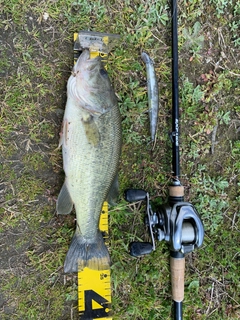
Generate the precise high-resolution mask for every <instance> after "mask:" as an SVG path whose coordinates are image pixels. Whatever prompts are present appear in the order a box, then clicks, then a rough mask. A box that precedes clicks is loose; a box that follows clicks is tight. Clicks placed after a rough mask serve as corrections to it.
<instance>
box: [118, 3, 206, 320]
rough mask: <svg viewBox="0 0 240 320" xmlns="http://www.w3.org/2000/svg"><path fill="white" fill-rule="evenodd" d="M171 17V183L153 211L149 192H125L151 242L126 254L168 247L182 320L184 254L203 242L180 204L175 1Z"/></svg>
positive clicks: (197, 223)
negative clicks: (138, 207) (161, 244)
mask: <svg viewBox="0 0 240 320" xmlns="http://www.w3.org/2000/svg"><path fill="white" fill-rule="evenodd" d="M171 14H172V132H171V133H170V134H169V135H170V139H171V142H172V172H173V175H172V181H171V183H170V185H169V196H168V200H167V202H166V203H165V204H163V205H160V206H157V207H156V210H154V211H153V209H152V206H151V202H150V196H149V193H148V192H146V191H145V190H142V189H127V190H125V192H124V195H125V199H126V200H127V201H128V202H135V201H145V203H146V214H145V224H146V225H147V226H148V229H149V232H150V236H151V242H132V243H130V245H129V248H130V254H131V255H132V256H134V257H139V256H142V255H145V254H150V253H151V252H152V251H154V250H155V248H156V244H155V239H156V240H158V241H162V240H165V241H167V242H168V243H169V244H170V271H171V286H172V300H173V306H174V319H175V320H181V319H183V300H184V272H185V255H186V254H188V253H190V252H192V251H193V250H195V249H196V248H199V247H200V246H201V245H202V243H203V239H204V227H203V223H202V221H201V219H200V216H199V214H198V212H197V210H196V208H195V207H194V206H193V205H192V204H191V203H189V202H185V201H184V186H182V184H181V181H180V152H179V135H180V133H179V92H178V30H177V0H172V1H171Z"/></svg>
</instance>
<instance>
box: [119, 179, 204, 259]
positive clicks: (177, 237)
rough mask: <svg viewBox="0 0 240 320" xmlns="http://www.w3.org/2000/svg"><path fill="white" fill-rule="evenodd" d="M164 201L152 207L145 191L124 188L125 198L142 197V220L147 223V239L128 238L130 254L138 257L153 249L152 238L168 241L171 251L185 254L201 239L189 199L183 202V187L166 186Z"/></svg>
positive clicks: (140, 199)
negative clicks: (167, 199) (167, 196)
mask: <svg viewBox="0 0 240 320" xmlns="http://www.w3.org/2000/svg"><path fill="white" fill-rule="evenodd" d="M169 190H170V196H169V201H168V203H166V204H164V205H160V206H159V207H158V208H157V210H156V211H153V210H152V207H151V204H150V199H149V194H148V192H146V191H144V190H142V189H127V190H126V191H125V200H126V201H128V202H135V201H145V202H146V215H145V224H146V226H148V228H149V231H150V235H151V241H152V243H150V242H131V243H130V245H129V248H130V254H131V255H132V256H134V257H139V256H142V255H145V254H149V253H151V252H152V251H154V250H155V248H156V245H155V239H156V240H158V241H162V240H165V241H167V242H169V243H170V250H171V251H172V252H176V253H178V252H179V253H181V254H183V255H184V254H186V253H189V252H192V251H193V250H194V249H195V248H198V247H200V246H201V245H202V243H203V238H204V228H203V224H202V221H201V219H200V217H199V214H198V212H197V210H196V208H195V207H194V206H193V205H192V204H191V203H189V202H183V196H182V195H181V194H182V192H183V187H182V186H181V185H173V186H170V187H169Z"/></svg>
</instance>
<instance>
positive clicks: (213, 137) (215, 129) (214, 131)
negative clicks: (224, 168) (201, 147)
mask: <svg viewBox="0 0 240 320" xmlns="http://www.w3.org/2000/svg"><path fill="white" fill-rule="evenodd" d="M217 128H218V124H216V126H215V127H214V128H213V132H212V145H211V154H214V148H215V144H217V142H216V136H217Z"/></svg>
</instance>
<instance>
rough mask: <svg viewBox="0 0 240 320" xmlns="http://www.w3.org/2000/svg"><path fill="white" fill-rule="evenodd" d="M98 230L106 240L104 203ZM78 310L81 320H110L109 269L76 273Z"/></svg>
mask: <svg viewBox="0 0 240 320" xmlns="http://www.w3.org/2000/svg"><path fill="white" fill-rule="evenodd" d="M99 229H100V230H101V231H102V232H103V233H104V238H105V242H106V240H107V238H108V204H107V202H104V204H103V208H102V213H101V216H100V223H99ZM78 310H79V316H80V319H81V320H95V319H101V320H105V319H106V320H111V319H112V317H111V279H110V269H107V270H92V269H89V268H84V269H83V270H79V271H78Z"/></svg>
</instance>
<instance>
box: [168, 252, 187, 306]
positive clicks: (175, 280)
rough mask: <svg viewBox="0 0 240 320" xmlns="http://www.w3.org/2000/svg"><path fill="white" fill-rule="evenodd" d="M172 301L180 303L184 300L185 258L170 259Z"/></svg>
mask: <svg viewBox="0 0 240 320" xmlns="http://www.w3.org/2000/svg"><path fill="white" fill-rule="evenodd" d="M170 269H171V282H172V299H173V300H174V301H176V302H182V301H183V299H184V271H185V258H184V257H183V258H173V257H170Z"/></svg>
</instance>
